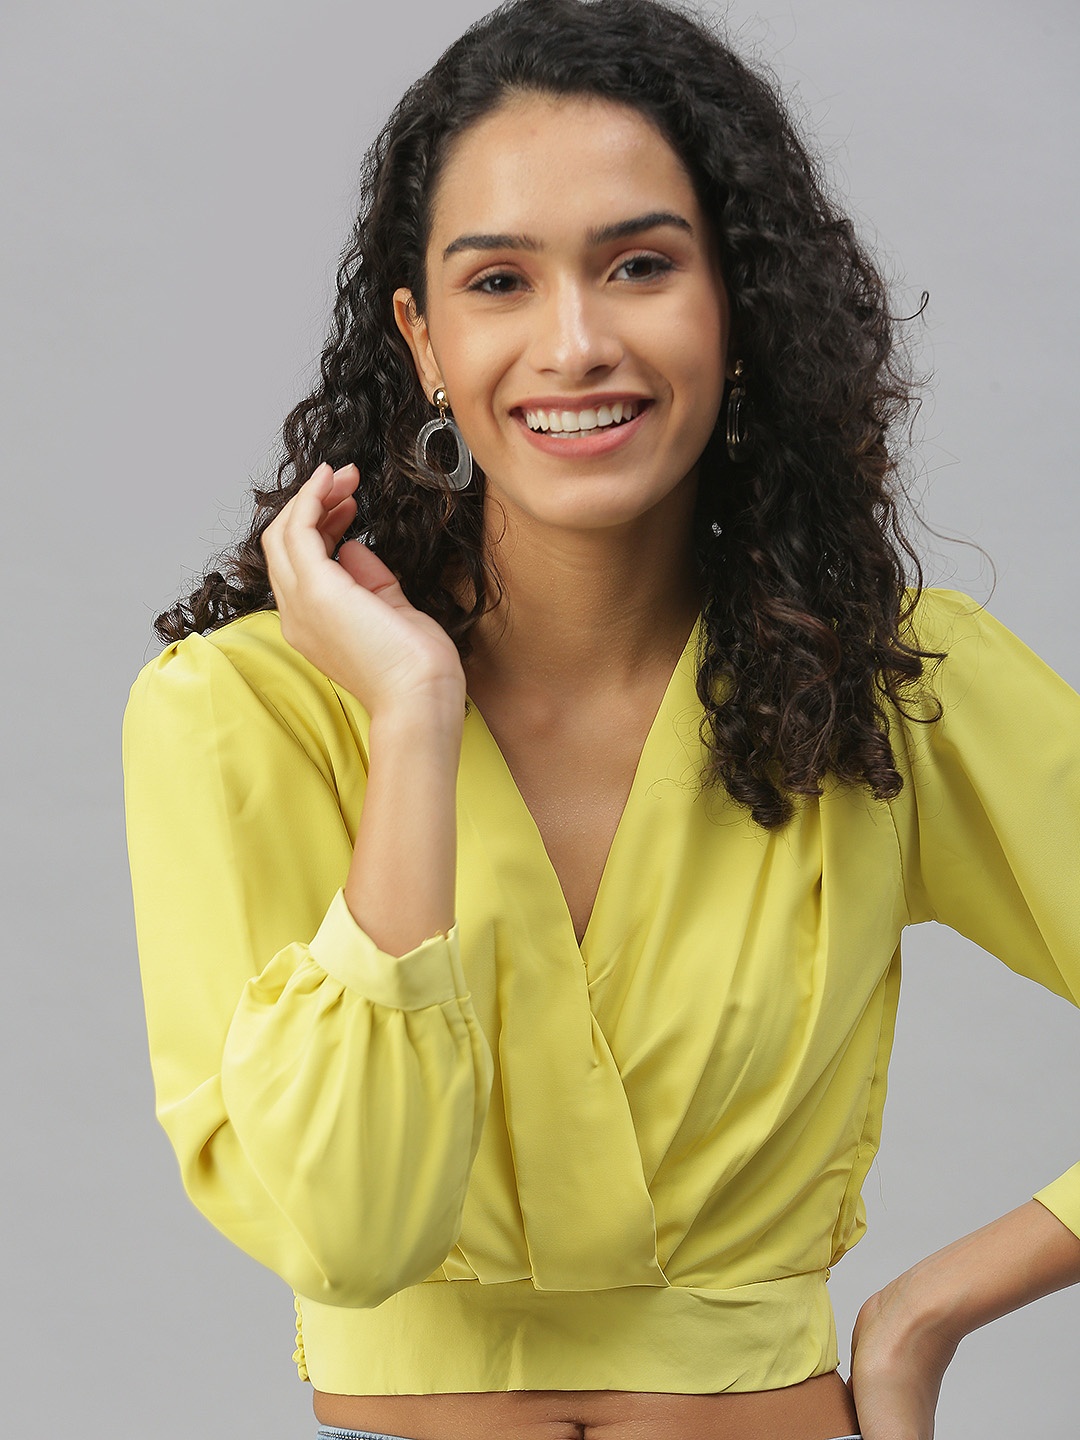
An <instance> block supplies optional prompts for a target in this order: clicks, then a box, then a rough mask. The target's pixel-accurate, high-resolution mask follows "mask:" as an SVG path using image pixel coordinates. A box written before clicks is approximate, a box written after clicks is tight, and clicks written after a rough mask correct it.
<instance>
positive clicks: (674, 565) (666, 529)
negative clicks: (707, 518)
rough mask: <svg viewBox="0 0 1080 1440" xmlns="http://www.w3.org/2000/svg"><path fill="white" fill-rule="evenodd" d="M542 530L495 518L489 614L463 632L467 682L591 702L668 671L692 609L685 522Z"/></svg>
mask: <svg viewBox="0 0 1080 1440" xmlns="http://www.w3.org/2000/svg"><path fill="white" fill-rule="evenodd" d="M662 508H663V507H657V509H656V510H654V511H652V512H650V513H649V514H647V515H645V516H642V517H640V519H639V520H638V521H636V522H634V524H632V525H629V526H624V527H620V528H619V529H617V530H616V529H605V530H599V529H597V530H579V531H568V530H553V529H550V528H548V527H541V526H537V525H532V524H529V523H528V522H527V520H526V521H525V522H522V521H520V520H518V521H517V522H516V523H515V522H513V521H512V520H511V519H510V518H509V517H506V518H505V520H504V516H503V513H502V512H501V511H500V512H499V513H498V516H497V519H496V520H495V522H494V526H493V527H491V526H489V527H488V528H489V531H490V529H491V528H494V530H495V534H496V535H497V536H498V542H497V544H495V545H494V546H493V549H492V551H491V552H490V553H492V554H493V555H494V559H495V562H496V565H497V567H498V571H499V575H500V577H501V580H502V586H503V595H502V598H501V600H500V602H499V604H498V605H497V606H496V607H495V608H494V609H493V610H490V611H488V612H487V614H485V615H484V616H483V617H482V618H481V619H480V621H478V623H477V625H476V627H475V629H474V630H473V632H472V639H473V645H474V649H473V653H472V654H471V655H470V657H469V660H468V661H467V662H466V667H465V668H466V674H467V678H468V679H469V680H470V682H471V681H472V680H473V678H475V679H476V681H477V683H480V682H482V683H483V684H484V686H485V687H487V688H492V687H495V688H498V689H500V690H504V691H505V690H512V691H514V692H515V693H518V694H526V695H527V694H535V695H538V696H542V695H545V694H551V693H552V692H553V691H558V692H559V693H563V694H565V693H567V692H568V690H569V692H570V693H577V694H593V695H596V694H599V693H603V692H617V691H623V690H625V689H626V688H627V687H631V688H632V687H633V686H634V685H636V684H641V683H642V682H643V680H644V678H645V677H646V676H651V675H652V673H653V672H654V671H655V670H656V669H657V668H658V667H659V668H661V669H667V670H670V668H671V667H672V666H673V665H674V662H675V660H676V659H677V657H678V655H679V654H680V653H681V650H682V647H683V646H684V645H685V643H686V640H687V638H688V637H689V635H690V632H691V629H692V628H693V625H694V621H695V620H696V618H697V616H698V614H699V612H700V609H701V599H702V592H701V583H700V579H699V573H698V565H697V560H696V557H695V555H694V551H693V543H692V537H691V527H690V516H689V515H688V514H686V513H685V510H686V505H685V503H684V504H683V505H682V507H681V509H682V511H683V512H684V513H683V514H681V515H680V516H679V517H678V519H679V521H680V522H681V523H678V524H672V523H671V520H670V517H669V516H661V515H659V514H658V513H657V510H660V509H662Z"/></svg>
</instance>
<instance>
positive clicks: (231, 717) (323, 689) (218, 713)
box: [125, 610, 360, 749]
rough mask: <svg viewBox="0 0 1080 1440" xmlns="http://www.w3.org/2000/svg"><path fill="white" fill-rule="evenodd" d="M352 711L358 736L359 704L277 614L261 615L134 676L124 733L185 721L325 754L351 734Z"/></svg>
mask: <svg viewBox="0 0 1080 1440" xmlns="http://www.w3.org/2000/svg"><path fill="white" fill-rule="evenodd" d="M346 711H348V712H350V715H349V718H351V720H352V722H353V724H352V728H354V729H355V727H356V724H357V722H358V720H359V718H360V717H359V711H360V707H359V706H358V703H357V702H356V701H355V700H354V699H353V698H352V697H351V696H343V695H342V694H341V692H340V691H339V690H338V689H337V687H336V686H335V685H334V684H333V683H332V682H331V681H330V680H329V679H327V677H326V676H325V675H323V674H322V673H321V671H319V670H317V669H316V668H315V666H313V665H312V664H311V663H310V661H308V660H306V659H305V658H304V656H303V655H301V654H300V652H299V651H298V650H295V649H294V648H293V647H292V646H291V645H290V644H289V643H288V641H287V640H285V638H284V637H283V635H282V633H281V621H280V618H279V616H278V613H277V611H276V610H261V611H256V612H254V613H253V614H249V615H242V616H240V617H239V618H238V619H236V620H231V621H230V622H229V623H228V624H226V625H223V626H221V628H220V629H218V630H213V631H210V632H209V633H208V634H205V635H199V634H192V635H187V636H185V637H184V639H183V640H179V641H176V642H174V643H173V644H171V645H168V646H166V647H165V649H164V650H162V651H161V653H160V654H159V655H157V656H156V657H155V658H154V659H153V660H151V661H149V662H148V663H147V664H146V665H144V666H143V668H142V669H141V670H140V672H139V674H138V675H137V676H136V678H135V681H134V684H133V685H132V687H131V694H130V696H129V699H128V706H127V712H126V714H125V727H127V726H129V725H133V724H137V723H138V722H139V721H140V720H141V719H144V718H145V719H146V720H147V721H149V720H151V718H152V717H153V716H154V715H155V714H156V715H157V716H158V717H164V716H166V715H167V716H169V717H170V718H172V719H173V720H174V721H180V720H181V719H182V717H184V716H185V715H186V716H189V717H190V718H191V719H192V720H194V719H195V718H196V717H197V718H198V719H199V721H200V723H203V724H205V723H209V722H210V721H212V723H213V724H214V726H215V728H229V727H230V726H232V725H235V724H244V725H250V726H253V727H254V728H255V730H258V729H265V727H267V726H269V727H272V728H277V729H283V730H286V731H289V732H290V733H291V734H292V735H293V736H294V738H295V739H296V740H297V741H298V742H299V743H300V744H301V745H302V746H303V747H304V748H305V749H310V748H312V747H313V746H314V748H316V749H323V748H324V741H325V740H326V739H328V738H329V737H330V736H332V735H335V734H336V733H337V732H339V731H341V730H342V729H343V727H344V728H349V727H348V726H347V724H346V714H345V712H346ZM253 738H254V736H253Z"/></svg>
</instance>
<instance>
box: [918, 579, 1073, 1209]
mask: <svg viewBox="0 0 1080 1440" xmlns="http://www.w3.org/2000/svg"><path fill="white" fill-rule="evenodd" d="M914 623H915V628H916V633H917V635H918V637H919V639H920V640H921V642H922V644H923V645H924V646H927V647H930V648H932V649H936V650H943V651H945V652H946V656H945V659H944V660H942V661H941V662H939V663H938V664H937V665H936V667H934V668H932V669H931V671H930V673H929V675H928V677H927V683H926V686H925V690H924V693H923V696H922V698H921V700H920V702H919V708H920V710H921V712H922V713H921V716H920V719H919V720H918V721H915V722H904V723H903V724H902V725H901V726H900V727H899V733H900V736H902V737H903V738H902V747H901V748H902V751H903V753H904V755H905V756H906V764H907V769H908V771H909V775H908V781H909V783H908V784H907V785H906V786H905V789H904V791H903V792H902V793H901V796H900V798H899V799H898V800H897V801H895V802H894V804H893V812H894V815H895V816H896V817H897V820H898V829H899V833H900V840H901V850H902V857H903V863H904V875H905V888H906V893H907V900H908V906H909V912H910V918H911V920H912V921H913V922H917V921H921V920H939V921H941V922H942V924H945V925H948V926H950V927H951V928H952V929H954V930H957V931H959V932H960V933H961V934H963V935H965V936H967V937H968V938H969V939H970V940H973V941H974V942H975V943H976V944H977V945H980V946H982V948H983V949H985V950H988V951H989V952H990V953H991V954H993V955H996V956H997V957H998V958H999V959H1000V960H1002V961H1004V963H1005V964H1006V965H1008V966H1009V967H1010V968H1011V969H1013V970H1015V971H1017V972H1018V973H1019V974H1021V975H1026V976H1027V977H1029V978H1030V979H1032V980H1034V981H1036V982H1037V983H1038V984H1040V985H1043V986H1045V987H1046V989H1048V990H1052V991H1054V992H1055V993H1056V994H1058V995H1061V996H1064V997H1065V999H1067V1000H1070V1001H1071V1002H1072V1003H1073V1004H1074V1005H1080V695H1077V693H1076V692H1075V691H1074V690H1073V689H1072V688H1071V687H1070V686H1069V685H1068V684H1066V682H1065V681H1064V680H1063V679H1062V678H1061V677H1060V676H1059V675H1057V674H1056V673H1055V672H1054V671H1053V670H1052V669H1051V668H1050V667H1049V666H1048V665H1047V664H1045V663H1044V661H1042V660H1041V659H1040V658H1039V657H1038V656H1037V655H1036V654H1034V653H1033V652H1032V651H1031V650H1030V649H1028V647H1027V646H1026V645H1025V644H1023V642H1022V641H1020V640H1019V639H1018V638H1017V637H1016V636H1015V635H1014V634H1012V632H1011V631H1009V630H1008V629H1006V627H1005V626H1004V625H1002V624H1001V622H1000V621H998V620H996V619H995V618H994V617H993V616H992V615H991V614H989V613H988V612H987V611H986V610H985V609H984V608H982V607H980V606H979V605H978V604H977V603H976V602H975V601H974V600H972V599H971V598H969V597H968V596H967V595H963V594H961V593H960V592H958V591H949V590H927V591H925V592H924V593H923V595H922V597H921V599H920V603H919V606H918V608H917V611H916V616H915V621H914ZM936 702H940V705H941V711H942V714H941V718H940V720H937V721H934V720H933V719H932V715H933V712H934V710H935V708H936ZM894 738H899V737H894ZM899 758H900V757H899V756H898V759H899ZM901 763H902V764H903V761H901ZM1036 1199H1038V1200H1040V1201H1041V1202H1042V1204H1044V1205H1045V1206H1046V1207H1047V1208H1048V1209H1049V1210H1051V1211H1053V1213H1054V1214H1055V1215H1057V1217H1058V1218H1059V1219H1060V1220H1061V1221H1063V1222H1064V1224H1065V1225H1067V1226H1068V1227H1069V1229H1070V1230H1072V1231H1073V1232H1074V1233H1075V1234H1077V1235H1080V1165H1076V1166H1074V1167H1073V1168H1072V1169H1070V1170H1069V1171H1067V1172H1066V1173H1065V1174H1064V1175H1063V1176H1061V1178H1060V1179H1058V1180H1055V1181H1054V1182H1053V1183H1052V1184H1050V1185H1048V1186H1047V1187H1046V1188H1045V1189H1043V1190H1040V1191H1039V1192H1038V1193H1037V1195H1036Z"/></svg>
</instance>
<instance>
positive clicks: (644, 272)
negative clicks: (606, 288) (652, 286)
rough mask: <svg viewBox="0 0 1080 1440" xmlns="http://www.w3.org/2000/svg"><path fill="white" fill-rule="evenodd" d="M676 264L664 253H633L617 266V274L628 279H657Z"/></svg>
mask: <svg viewBox="0 0 1080 1440" xmlns="http://www.w3.org/2000/svg"><path fill="white" fill-rule="evenodd" d="M674 268H675V266H674V265H673V263H672V262H671V261H670V260H668V259H667V258H666V257H665V256H663V255H649V254H646V255H631V256H629V257H628V258H627V259H626V260H621V261H620V262H619V264H618V265H617V266H616V267H615V274H616V275H620V274H622V275H623V277H624V278H625V279H627V280H637V281H641V280H656V279H658V278H659V277H660V276H661V275H666V274H667V273H668V271H670V270H674Z"/></svg>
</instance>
